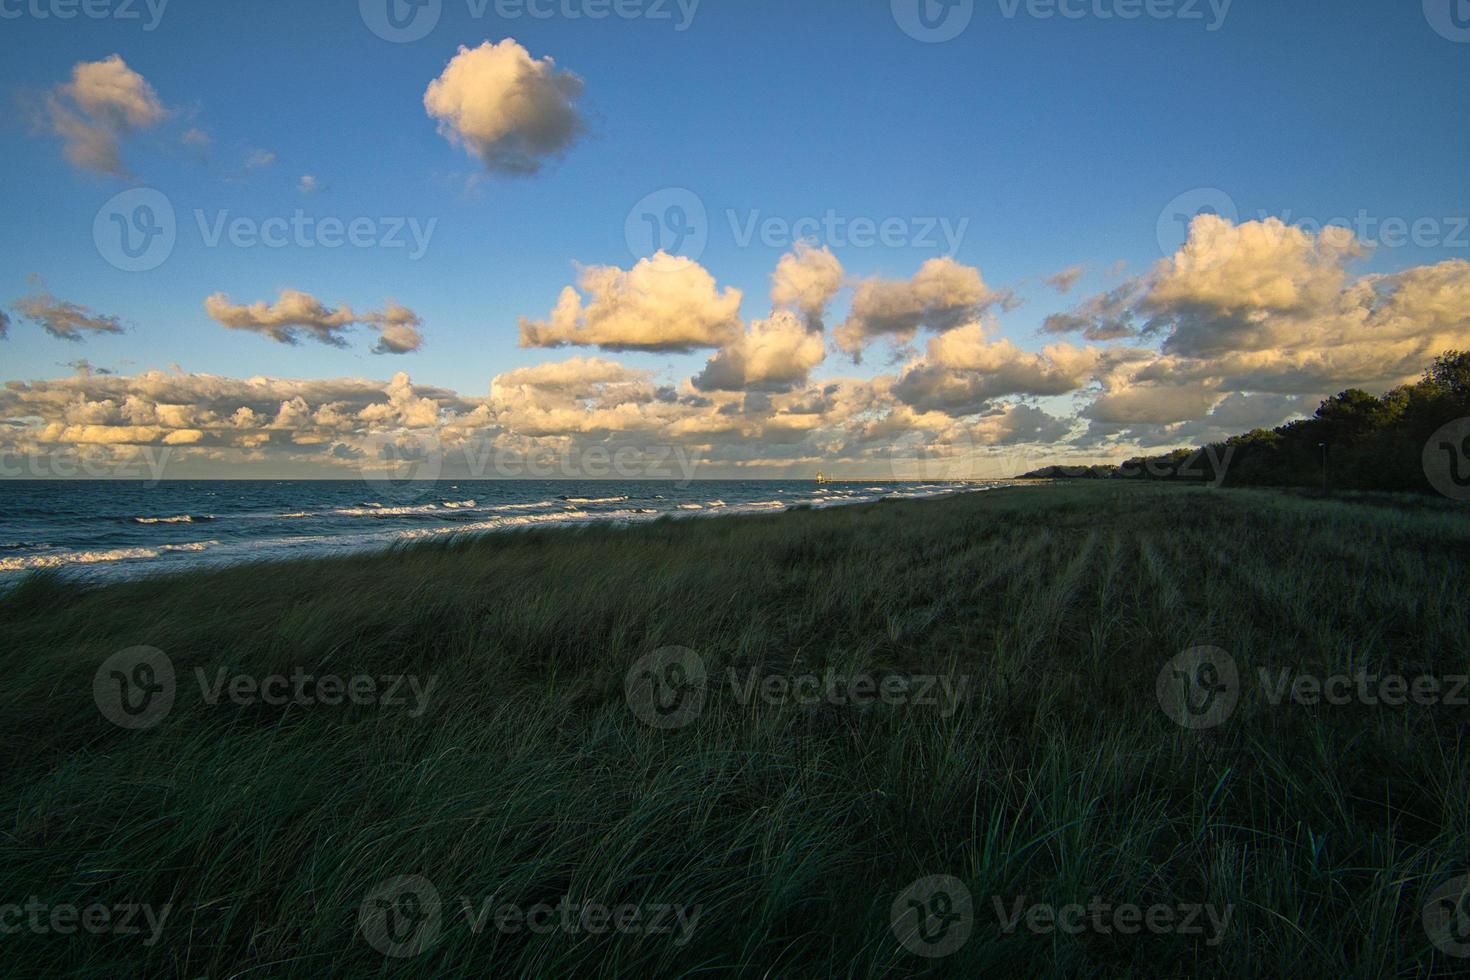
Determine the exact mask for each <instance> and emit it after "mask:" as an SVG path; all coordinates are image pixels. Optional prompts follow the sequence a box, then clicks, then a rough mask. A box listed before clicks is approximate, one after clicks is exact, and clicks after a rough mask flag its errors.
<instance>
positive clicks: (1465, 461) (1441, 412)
mask: <svg viewBox="0 0 1470 980" xmlns="http://www.w3.org/2000/svg"><path fill="white" fill-rule="evenodd" d="M1467 416H1470V351H1447V352H1445V353H1444V354H1441V355H1439V356H1438V357H1436V358H1435V359H1434V362H1433V363H1432V364H1431V365H1430V366H1429V368H1428V369H1427V370H1426V371H1425V372H1424V376H1423V377H1422V378H1421V379H1420V380H1419V381H1417V382H1415V383H1414V384H1409V385H1401V386H1399V387H1397V388H1394V389H1392V390H1391V391H1388V392H1385V393H1384V394H1382V395H1373V394H1370V393H1369V392H1367V391H1364V390H1362V389H1361V388H1349V389H1347V390H1346V391H1342V392H1339V393H1338V394H1336V395H1333V396H1332V397H1331V398H1328V399H1327V400H1326V401H1324V402H1322V404H1321V406H1320V407H1319V408H1318V409H1317V411H1316V413H1315V414H1314V415H1313V416H1312V417H1311V418H1306V419H1298V420H1296V421H1294V422H1288V423H1286V424H1285V425H1280V426H1277V427H1276V428H1274V429H1254V430H1252V431H1250V432H1247V433H1244V434H1242V435H1236V436H1231V437H1230V438H1229V439H1226V440H1225V441H1224V442H1217V443H1210V444H1208V445H1205V446H1201V447H1194V448H1188V449H1176V450H1173V451H1172V452H1168V453H1164V454H1161V455H1157V456H1139V457H1134V458H1132V459H1129V460H1127V461H1125V462H1123V463H1121V464H1118V465H1107V464H1103V465H1095V466H1048V467H1044V468H1042V469H1039V470H1033V471H1032V472H1030V473H1026V474H1023V475H1022V476H1021V477H1020V479H1025V480H1031V479H1142V480H1177V481H1189V482H1205V483H1211V484H1215V485H1223V486H1280V487H1325V488H1328V489H1349V490H1377V491H1399V492H1419V493H1431V492H1434V489H1435V488H1434V487H1433V486H1432V485H1431V483H1430V479H1429V476H1428V475H1427V473H1426V460H1427V459H1429V458H1431V457H1433V458H1435V459H1437V460H1438V456H1437V454H1440V453H1443V454H1444V458H1443V459H1442V460H1438V464H1439V465H1442V466H1444V467H1447V471H1448V474H1449V475H1450V477H1451V478H1452V479H1453V480H1454V482H1455V484H1456V485H1459V486H1470V445H1463V444H1461V445H1456V444H1455V443H1454V442H1452V441H1445V442H1444V444H1443V445H1435V446H1431V445H1429V442H1430V440H1431V438H1432V437H1434V436H1435V435H1436V433H1438V432H1439V431H1440V430H1441V429H1442V428H1444V427H1445V426H1446V425H1448V424H1449V423H1451V422H1454V421H1456V420H1457V419H1463V418H1466V417H1467ZM1467 430H1470V426H1467ZM1459 435H1460V437H1461V439H1462V440H1463V441H1464V442H1470V431H1467V432H1462V433H1459ZM1436 441H1440V440H1436Z"/></svg>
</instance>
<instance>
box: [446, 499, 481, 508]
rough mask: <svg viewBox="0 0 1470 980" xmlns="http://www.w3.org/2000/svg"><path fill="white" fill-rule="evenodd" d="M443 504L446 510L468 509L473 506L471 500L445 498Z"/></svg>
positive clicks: (473, 503)
mask: <svg viewBox="0 0 1470 980" xmlns="http://www.w3.org/2000/svg"><path fill="white" fill-rule="evenodd" d="M444 506H445V508H446V509H448V510H468V509H470V508H472V507H474V506H475V502H474V501H473V500H446V501H444Z"/></svg>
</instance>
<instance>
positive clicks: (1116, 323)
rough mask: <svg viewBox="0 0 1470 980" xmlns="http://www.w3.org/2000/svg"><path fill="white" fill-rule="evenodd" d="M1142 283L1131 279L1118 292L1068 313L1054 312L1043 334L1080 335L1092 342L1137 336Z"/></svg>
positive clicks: (1102, 295) (1093, 298) (1100, 295)
mask: <svg viewBox="0 0 1470 980" xmlns="http://www.w3.org/2000/svg"><path fill="white" fill-rule="evenodd" d="M1141 287H1142V280H1139V279H1130V280H1128V281H1127V282H1125V283H1123V285H1121V286H1119V287H1118V288H1116V289H1113V290H1110V291H1108V292H1106V293H1098V294H1097V295H1094V296H1090V297H1088V298H1087V299H1085V300H1083V301H1082V302H1081V303H1080V304H1078V306H1077V307H1076V308H1074V309H1073V310H1072V311H1071V312H1069V313H1054V314H1052V315H1051V316H1049V317H1047V318H1046V319H1045V320H1044V321H1043V322H1042V324H1041V332H1042V333H1081V334H1082V337H1083V339H1085V340H1093V341H1104V340H1118V339H1120V338H1122V337H1131V336H1134V335H1135V334H1137V333H1138V327H1137V326H1136V324H1135V323H1134V320H1135V318H1136V317H1137V316H1138V310H1137V309H1136V307H1135V304H1136V303H1137V302H1138V300H1139V298H1140V296H1141Z"/></svg>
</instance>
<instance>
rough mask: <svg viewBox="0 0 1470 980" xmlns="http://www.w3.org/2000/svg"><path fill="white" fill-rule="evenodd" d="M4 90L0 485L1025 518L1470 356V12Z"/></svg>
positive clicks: (579, 48) (81, 73) (150, 54)
mask: <svg viewBox="0 0 1470 980" xmlns="http://www.w3.org/2000/svg"><path fill="white" fill-rule="evenodd" d="M0 45H3V48H0V50H3V53H4V57H0V87H3V89H4V90H5V101H4V105H5V107H6V108H5V113H4V123H3V126H4V129H3V131H4V134H5V143H6V147H7V152H6V153H5V154H3V156H0V188H3V189H0V195H3V200H4V213H5V216H6V220H5V221H3V222H0V259H3V261H0V270H3V272H0V278H3V281H0V304H3V307H0V308H3V311H4V312H3V317H4V319H3V320H0V327H3V334H4V339H3V340H0V365H3V370H0V380H3V381H4V382H5V383H6V384H5V388H4V391H3V392H0V457H3V458H4V459H6V460H7V463H6V465H5V466H4V467H0V470H3V473H0V475H5V476H43V477H44V476H51V475H58V474H60V473H61V472H62V470H61V468H59V467H57V466H55V461H56V460H57V459H60V458H82V459H86V460H89V461H91V462H92V463H93V464H94V465H95V467H96V470H95V471H93V470H89V471H88V473H89V474H90V475H112V474H113V473H115V472H118V471H119V470H118V467H119V466H121V465H122V464H123V463H125V462H126V461H127V460H129V459H135V458H136V457H137V456H138V454H140V453H147V452H154V453H159V452H167V453H168V454H169V456H170V457H171V460H172V462H171V464H170V465H171V471H170V472H171V473H173V474H177V475H180V476H221V477H250V476H261V477H271V478H275V477H279V476H332V475H345V476H351V475H353V473H354V472H356V471H357V470H360V469H361V468H362V467H363V466H365V465H370V464H371V462H372V461H373V460H380V459H381V458H382V457H383V456H384V455H385V454H387V455H388V456H390V457H393V458H397V457H399V456H403V455H405V454H406V455H408V456H409V457H412V456H413V454H414V453H415V452H418V451H429V452H436V453H446V454H450V455H454V454H461V453H463V451H464V450H465V449H466V447H470V446H481V447H485V446H488V447H494V448H496V449H500V448H504V449H507V450H511V451H516V452H541V451H544V452H552V453H561V454H564V455H567V456H575V455H577V454H578V453H582V452H585V451H586V449H587V448H588V447H590V446H602V447H613V448H616V447H632V448H633V449H636V450H638V451H640V452H642V451H649V450H651V449H653V448H655V447H665V446H670V445H677V446H681V447H687V448H689V449H690V450H691V452H693V453H695V454H696V455H698V456H699V457H700V458H701V459H703V460H704V461H705V462H704V467H705V468H704V470H703V475H710V476H803V475H807V474H809V473H811V472H813V471H815V470H816V469H825V470H826V471H827V472H829V473H834V474H837V475H840V476H850V477H854V478H862V477H874V478H877V477H888V476H923V477H926V478H927V477H932V476H941V475H942V476H951V477H983V476H995V475H1009V473H1008V472H1007V471H1013V472H1019V471H1021V469H1026V468H1033V467H1034V466H1039V465H1043V464H1048V463H1058V462H1093V461H1105V460H1119V459H1123V458H1126V457H1127V456H1129V455H1136V454H1137V453H1139V452H1142V451H1150V452H1151V451H1154V450H1155V449H1158V448H1161V447H1162V448H1172V447H1174V446H1181V445H1191V444H1198V443H1199V442H1200V441H1201V440H1205V439H1210V438H1218V437H1221V436H1223V435H1227V434H1230V433H1234V432H1238V431H1243V430H1245V429H1249V428H1254V427H1256V426H1271V425H1276V424H1280V423H1282V422H1284V421H1286V420H1288V419H1290V418H1293V417H1299V416H1300V415H1302V414H1310V413H1311V412H1312V411H1313V410H1314V409H1315V408H1316V405H1317V404H1318V402H1320V400H1321V399H1322V398H1323V397H1325V396H1327V395H1330V394H1332V393H1335V392H1336V391H1338V390H1341V389H1342V388H1344V387H1348V386H1361V387H1366V388H1369V389H1370V390H1384V389H1386V388H1388V387H1391V386H1392V385H1395V384H1399V383H1404V382H1406V381H1411V380H1413V379H1414V378H1415V377H1416V376H1417V375H1418V374H1419V373H1420V372H1421V371H1422V370H1423V368H1424V367H1425V366H1427V364H1428V362H1429V360H1430V359H1431V358H1432V357H1433V356H1434V355H1435V354H1437V353H1440V352H1441V351H1442V350H1444V349H1449V348H1451V347H1464V346H1467V344H1470V263H1467V259H1470V219H1467V217H1466V216H1467V215H1470V181H1467V178H1466V175H1467V171H1466V167H1465V161H1466V160H1467V159H1470V154H1467V150H1470V133H1467V127H1466V126H1465V120H1466V118H1467V117H1470V113H1467V109H1470V86H1467V85H1466V84H1465V83H1466V81H1467V80H1470V70H1467V69H1470V4H1467V3H1465V2H1464V0H1423V2H1422V3H1420V2H1418V0H1414V2H1408V0H1405V2H1396V3H1359V4H1352V5H1343V4H1340V3H1329V2H1325V0H1321V2H1319V0H1302V2H1297V3H1292V4H1282V3H1279V2H1265V0H1233V2H1226V0H1198V2H1196V0H1148V2H1145V0H893V2H891V3H889V2H861V3H854V2H851V0H848V2H837V0H830V2H829V0H813V2H809V3H803V4H790V3H775V2H771V3H766V2H753V0H743V2H739V3H736V2H733V0H700V2H695V0H683V2H682V3H680V2H677V0H617V2H613V0H483V2H482V0H413V2H410V0H361V2H352V0H334V2H330V3H328V2H323V3H310V4H306V3H300V2H286V0H253V2H250V3H223V2H211V3H205V2H202V0H166V2H165V0H151V3H150V2H149V0H85V2H83V0H0ZM1344 225H1345V226H1346V228H1345V229H1344V228H1343V227H1341V226H1344ZM773 289H774V294H773ZM415 447H417V448H415ZM423 447H429V448H428V449H427V450H424V449H423ZM463 455H464V458H465V459H466V460H468V459H470V456H471V455H472V454H469V453H464V454H463ZM482 455H483V454H482ZM477 475H495V474H494V473H493V472H489V473H483V474H477Z"/></svg>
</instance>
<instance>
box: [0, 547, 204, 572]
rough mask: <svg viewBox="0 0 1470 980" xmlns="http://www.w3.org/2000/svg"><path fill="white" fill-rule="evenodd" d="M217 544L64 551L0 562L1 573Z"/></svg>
mask: <svg viewBox="0 0 1470 980" xmlns="http://www.w3.org/2000/svg"><path fill="white" fill-rule="evenodd" d="M217 544H219V542H218V541H192V542H189V543H188V544H165V545H159V546H158V547H155V548H114V549H112V550H110V551H64V552H62V553H61V554H59V555H29V556H27V557H25V558H0V572H23V571H29V570H32V569H40V568H65V567H66V566H67V565H97V564H102V563H104V562H114V561H136V560H142V559H147V558H158V557H161V556H162V555H165V554H168V553H170V552H177V551H194V552H197V551H203V550H205V549H206V548H209V547H212V546H213V545H217Z"/></svg>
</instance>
